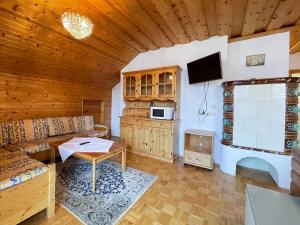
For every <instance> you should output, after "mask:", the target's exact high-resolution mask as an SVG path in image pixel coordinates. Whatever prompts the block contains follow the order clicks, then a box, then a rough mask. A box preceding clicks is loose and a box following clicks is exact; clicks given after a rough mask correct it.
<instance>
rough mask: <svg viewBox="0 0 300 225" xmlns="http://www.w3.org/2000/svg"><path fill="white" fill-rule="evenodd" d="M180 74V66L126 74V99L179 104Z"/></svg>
mask: <svg viewBox="0 0 300 225" xmlns="http://www.w3.org/2000/svg"><path fill="white" fill-rule="evenodd" d="M180 72H181V69H180V67H178V66H170V67H162V68H155V69H148V70H140V71H131V72H125V73H123V75H124V82H123V84H124V87H123V89H124V94H123V96H124V99H125V100H167V101H174V102H179V99H177V96H179V94H177V93H179V91H180V90H179V83H180V77H179V75H180Z"/></svg>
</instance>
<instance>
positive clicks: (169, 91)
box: [158, 71, 174, 97]
mask: <svg viewBox="0 0 300 225" xmlns="http://www.w3.org/2000/svg"><path fill="white" fill-rule="evenodd" d="M173 81H174V73H173V72H169V71H165V72H161V73H159V74H158V96H160V97H162V96H163V97H166V96H172V95H173Z"/></svg>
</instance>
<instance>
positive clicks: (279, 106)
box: [257, 99, 285, 119]
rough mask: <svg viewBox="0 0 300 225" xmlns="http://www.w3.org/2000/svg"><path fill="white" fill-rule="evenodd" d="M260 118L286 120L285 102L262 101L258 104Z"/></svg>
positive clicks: (282, 100)
mask: <svg viewBox="0 0 300 225" xmlns="http://www.w3.org/2000/svg"><path fill="white" fill-rule="evenodd" d="M257 106H258V109H257V110H258V115H259V116H276V117H281V118H282V119H284V118H285V100H284V99H281V100H277V101H274V100H273V101H262V102H258V103H257Z"/></svg>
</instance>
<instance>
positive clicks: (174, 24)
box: [152, 0, 191, 44]
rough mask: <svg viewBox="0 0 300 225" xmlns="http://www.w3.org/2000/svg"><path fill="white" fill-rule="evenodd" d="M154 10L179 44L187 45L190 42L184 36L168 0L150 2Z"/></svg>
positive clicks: (184, 32) (187, 37)
mask: <svg viewBox="0 0 300 225" xmlns="http://www.w3.org/2000/svg"><path fill="white" fill-rule="evenodd" d="M152 2H153V3H154V5H155V7H156V10H157V11H158V12H159V13H160V14H161V16H162V17H163V18H164V20H165V21H166V23H167V24H168V26H169V27H170V29H171V30H172V32H173V33H174V34H175V35H176V37H177V39H178V40H179V43H180V44H184V43H188V42H190V41H191V39H190V37H189V36H188V35H187V34H186V31H185V30H184V27H183V25H182V24H181V22H180V20H179V18H178V16H177V15H176V13H175V11H174V10H173V8H172V6H171V4H170V2H169V1H168V0H152Z"/></svg>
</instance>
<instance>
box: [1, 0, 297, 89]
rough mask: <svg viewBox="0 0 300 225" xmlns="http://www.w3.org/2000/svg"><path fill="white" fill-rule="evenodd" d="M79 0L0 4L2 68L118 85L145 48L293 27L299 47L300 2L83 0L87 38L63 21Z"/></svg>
mask: <svg viewBox="0 0 300 225" xmlns="http://www.w3.org/2000/svg"><path fill="white" fill-rule="evenodd" d="M77 4H78V2H77V0H2V1H0V52H1V56H0V72H6V73H16V74H24V75H31V76H39V77H46V78H53V79H65V80H73V81H78V82H98V83H99V82H101V85H107V84H110V85H112V84H114V83H116V82H117V79H118V76H119V71H120V70H121V68H122V67H124V66H125V65H126V64H127V63H128V62H130V61H131V60H132V59H133V58H134V57H135V56H136V55H137V54H139V53H141V52H145V51H148V50H154V49H158V48H161V47H169V46H173V45H175V44H183V43H188V42H190V41H193V40H203V39H207V38H209V37H210V36H215V35H225V34H227V35H228V36H229V38H235V37H241V36H248V35H252V34H255V33H260V32H269V31H273V30H277V29H280V28H286V27H291V26H295V27H294V29H293V33H292V35H291V51H292V52H297V51H300V44H299V41H300V35H299V30H300V29H299V26H300V0H81V1H80V4H79V12H80V14H82V15H84V16H87V17H88V18H90V19H91V21H92V22H93V23H94V31H93V34H92V35H91V36H90V37H88V38H86V39H83V40H75V39H74V38H72V37H71V36H70V35H69V34H68V33H67V32H66V31H65V30H64V29H63V27H62V25H61V20H60V16H61V15H62V13H63V12H65V11H78V6H77ZM297 25H298V26H297Z"/></svg>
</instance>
